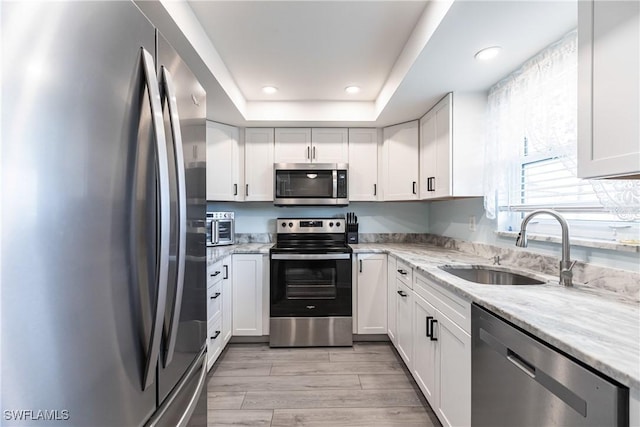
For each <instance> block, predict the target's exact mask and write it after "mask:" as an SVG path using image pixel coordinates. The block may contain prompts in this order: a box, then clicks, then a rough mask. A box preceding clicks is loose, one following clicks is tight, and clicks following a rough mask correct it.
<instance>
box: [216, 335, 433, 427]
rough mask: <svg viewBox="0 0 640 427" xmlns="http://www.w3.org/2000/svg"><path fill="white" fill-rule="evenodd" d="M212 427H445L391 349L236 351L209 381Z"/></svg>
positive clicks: (251, 347) (236, 347)
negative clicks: (442, 426)
mask: <svg viewBox="0 0 640 427" xmlns="http://www.w3.org/2000/svg"><path fill="white" fill-rule="evenodd" d="M207 399H208V405H209V406H208V408H209V409H208V411H209V413H208V424H207V425H208V427H219V426H272V427H291V426H305V427H308V426H323V427H329V426H332V427H333V426H335V427H349V426H388V427H395V426H397V427H400V426H402V427H418V426H420V427H436V426H440V423H439V422H438V420H437V418H436V416H435V414H434V413H433V411H432V410H431V408H430V407H429V406H428V404H427V403H426V401H425V400H424V398H423V396H422V395H421V394H420V391H419V390H418V388H417V385H416V384H415V383H414V382H413V380H412V379H411V376H410V374H409V372H408V371H407V370H406V368H405V366H404V364H403V363H402V361H401V360H400V359H399V357H398V355H397V353H396V352H395V350H394V349H393V347H392V346H391V344H389V343H355V344H354V345H353V347H352V348H351V347H349V348H342V347H341V348H334V347H327V348H273V349H272V348H269V346H268V345H267V344H230V345H229V346H228V348H227V349H226V350H225V352H224V353H223V354H222V355H221V358H220V360H219V361H218V362H216V364H215V365H214V367H213V368H212V369H211V372H210V373H209V378H208V383H207Z"/></svg>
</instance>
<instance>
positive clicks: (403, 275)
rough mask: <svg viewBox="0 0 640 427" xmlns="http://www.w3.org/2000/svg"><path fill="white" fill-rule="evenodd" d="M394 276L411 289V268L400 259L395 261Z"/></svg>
mask: <svg viewBox="0 0 640 427" xmlns="http://www.w3.org/2000/svg"><path fill="white" fill-rule="evenodd" d="M396 277H397V278H398V280H400V281H401V282H402V283H404V284H405V285H407V286H408V287H409V289H413V268H411V267H410V266H409V264H406V263H404V262H402V261H400V260H397V261H396Z"/></svg>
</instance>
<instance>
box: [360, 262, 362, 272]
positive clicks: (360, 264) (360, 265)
mask: <svg viewBox="0 0 640 427" xmlns="http://www.w3.org/2000/svg"><path fill="white" fill-rule="evenodd" d="M360 273H362V260H360Z"/></svg>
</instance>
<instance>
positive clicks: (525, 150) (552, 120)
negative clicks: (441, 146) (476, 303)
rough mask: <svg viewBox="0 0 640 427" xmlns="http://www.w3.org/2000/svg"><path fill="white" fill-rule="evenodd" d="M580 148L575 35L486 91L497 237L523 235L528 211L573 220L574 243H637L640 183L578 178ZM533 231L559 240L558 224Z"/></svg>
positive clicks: (490, 203) (490, 200) (491, 212)
mask: <svg viewBox="0 0 640 427" xmlns="http://www.w3.org/2000/svg"><path fill="white" fill-rule="evenodd" d="M576 141H577V33H576V32H575V31H573V32H571V33H569V34H567V35H566V36H565V37H563V38H562V39H561V40H560V41H558V42H556V43H554V44H552V45H551V46H549V47H548V48H546V49H545V50H543V51H542V52H540V53H539V54H537V55H536V56H535V57H533V58H531V59H530V60H529V61H527V62H526V63H525V64H524V65H523V66H522V67H521V68H520V69H519V70H517V71H515V72H514V73H512V74H511V75H509V76H507V77H506V78H505V79H503V80H502V81H500V82H499V83H497V84H496V85H495V86H493V87H492V88H491V89H490V91H489V138H488V144H487V153H486V159H487V160H488V162H487V163H488V164H487V167H486V170H487V172H486V175H485V208H486V212H487V216H488V217H489V218H497V220H498V221H497V222H498V229H499V230H500V231H510V230H513V231H515V230H518V229H519V228H520V223H521V222H522V219H523V218H524V216H525V215H526V214H527V213H528V212H531V211H533V210H536V209H542V208H551V209H555V210H557V211H560V212H561V213H562V214H563V216H564V217H565V218H566V219H567V220H568V221H569V223H570V227H571V235H572V236H575V237H585V238H591V239H604V240H618V241H632V240H637V239H638V238H639V237H640V206H639V204H638V195H639V194H640V181H637V180H635V181H634V180H627V181H626V182H623V181H592V180H583V179H579V178H577V177H576V165H577V163H576ZM629 194H631V195H632V197H629ZM529 230H530V231H531V233H533V234H536V233H537V234H545V235H559V234H560V228H559V226H558V224H557V222H556V221H555V220H554V219H552V218H550V217H545V216H540V217H537V218H534V220H533V221H532V222H531V223H530V226H529Z"/></svg>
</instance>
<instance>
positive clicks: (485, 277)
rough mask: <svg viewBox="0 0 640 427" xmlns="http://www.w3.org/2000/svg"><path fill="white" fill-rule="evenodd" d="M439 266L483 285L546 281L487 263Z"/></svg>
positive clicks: (529, 283)
mask: <svg viewBox="0 0 640 427" xmlns="http://www.w3.org/2000/svg"><path fill="white" fill-rule="evenodd" d="M439 268H440V269H441V270H443V271H446V272H447V273H449V274H453V275H454V276H457V277H459V278H461V279H464V280H468V281H470V282H473V283H480V284H483V285H541V284H543V283H544V282H543V281H541V280H538V279H535V278H533V277H529V276H523V275H522V274H517V273H511V272H509V271H504V270H499V269H496V268H492V267H489V266H485V265H470V266H464V267H463V266H452V265H444V266H441V267H439Z"/></svg>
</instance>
